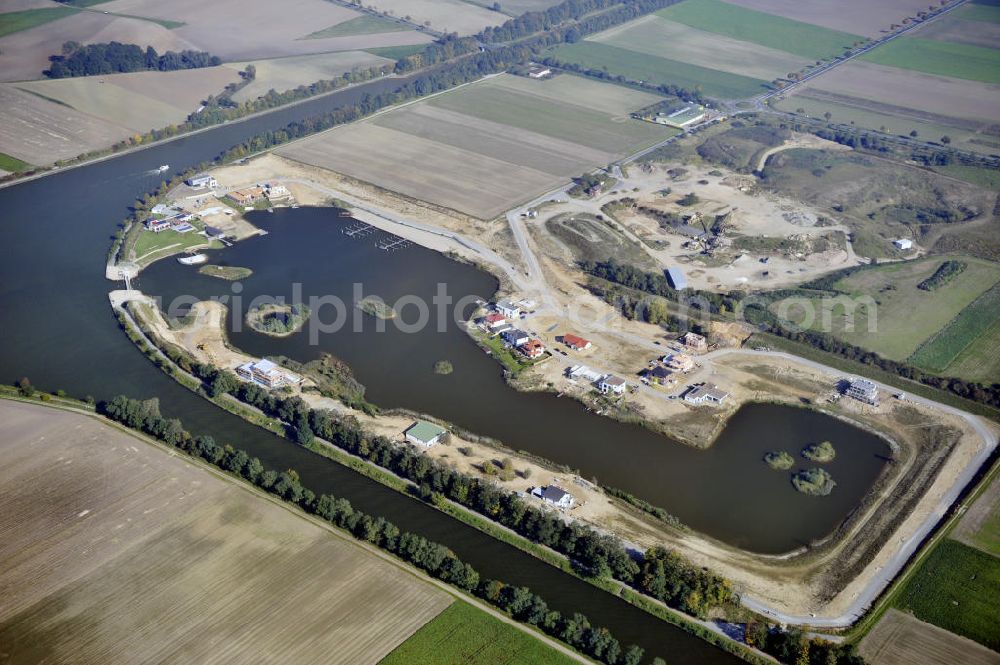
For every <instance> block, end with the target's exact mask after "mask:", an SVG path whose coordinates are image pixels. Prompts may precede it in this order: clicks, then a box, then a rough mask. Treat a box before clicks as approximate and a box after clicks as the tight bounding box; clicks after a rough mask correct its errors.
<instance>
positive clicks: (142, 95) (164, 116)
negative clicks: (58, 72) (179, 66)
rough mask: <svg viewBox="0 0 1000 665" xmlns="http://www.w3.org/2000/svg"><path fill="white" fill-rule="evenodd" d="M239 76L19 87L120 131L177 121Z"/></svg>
mask: <svg viewBox="0 0 1000 665" xmlns="http://www.w3.org/2000/svg"><path fill="white" fill-rule="evenodd" d="M239 80H240V77H239V75H238V74H237V73H236V71H235V70H234V69H231V68H229V67H225V66H222V67H205V68H203V69H185V70H180V71H175V72H157V71H149V72H132V73H129V74H110V75H107V76H86V77H79V78H66V79H55V80H50V81H31V82H28V83H19V84H17V87H18V88H20V89H21V90H26V91H28V92H32V93H35V94H36V95H38V96H41V97H45V98H47V99H50V100H54V101H56V102H59V103H61V104H65V105H66V106H69V107H71V108H73V109H76V110H77V111H81V112H83V113H86V114H87V115H90V116H93V117H96V118H100V119H102V120H105V121H107V122H109V123H111V124H113V125H116V126H118V127H120V128H121V134H122V136H127V135H129V134H130V133H136V132H147V131H149V130H150V129H158V128H160V127H166V126H167V125H170V124H175V123H180V122H183V121H184V119H185V118H187V116H188V115H189V114H190V113H192V112H193V111H194V110H195V109H197V108H198V106H200V105H201V103H202V101H203V100H204V99H205V98H207V97H208V96H209V95H218V94H219V93H220V92H222V90H223V88H225V87H226V86H227V85H228V84H230V83H235V82H237V81H239Z"/></svg>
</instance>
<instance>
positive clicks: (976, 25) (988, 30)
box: [918, 6, 1000, 48]
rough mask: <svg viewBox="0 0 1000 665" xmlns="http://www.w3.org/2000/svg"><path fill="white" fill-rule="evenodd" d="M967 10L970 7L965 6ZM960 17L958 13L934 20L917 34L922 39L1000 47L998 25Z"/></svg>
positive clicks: (960, 13)
mask: <svg viewBox="0 0 1000 665" xmlns="http://www.w3.org/2000/svg"><path fill="white" fill-rule="evenodd" d="M968 8H970V7H968V6H966V9H968ZM995 9H998V10H1000V8H995ZM961 16H963V13H962V12H961V11H958V12H954V13H953V14H949V15H948V16H944V17H942V18H939V19H935V20H934V21H932V22H931V23H929V24H927V25H926V26H925V27H923V28H921V29H920V31H919V33H918V34H919V35H920V37H922V38H923V39H937V40H940V41H943V42H954V43H957V44H971V45H973V46H979V47H982V48H996V47H997V46H998V45H1000V23H991V22H989V21H976V20H970V19H965V18H961Z"/></svg>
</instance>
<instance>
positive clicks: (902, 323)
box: [792, 257, 1000, 360]
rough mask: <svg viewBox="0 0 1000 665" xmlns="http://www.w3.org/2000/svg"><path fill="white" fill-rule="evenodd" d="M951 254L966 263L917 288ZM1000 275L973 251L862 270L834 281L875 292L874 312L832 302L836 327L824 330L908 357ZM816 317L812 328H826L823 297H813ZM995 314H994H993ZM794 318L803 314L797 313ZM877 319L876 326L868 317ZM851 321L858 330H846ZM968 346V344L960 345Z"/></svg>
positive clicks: (999, 268)
mask: <svg viewBox="0 0 1000 665" xmlns="http://www.w3.org/2000/svg"><path fill="white" fill-rule="evenodd" d="M947 258H960V259H961V260H962V261H965V262H966V263H968V268H966V269H965V271H964V272H962V273H961V274H959V275H957V276H956V277H955V278H954V279H952V280H951V281H950V282H948V283H947V284H946V285H944V286H942V287H941V288H939V289H937V290H934V291H923V290H921V289H918V288H917V284H919V283H920V282H921V281H923V280H924V279H926V278H928V277H930V276H931V275H933V274H934V271H935V270H937V268H938V266H939V265H940V264H941V262H942V261H944V260H946V259H947ZM997 280H1000V265H997V264H995V263H991V262H988V261H980V260H976V259H971V258H969V257H932V258H926V259H920V260H917V261H903V262H898V263H891V264H885V265H879V266H877V267H874V268H868V269H864V270H860V271H858V272H856V273H854V274H852V275H849V276H847V277H845V278H843V279H841V280H839V281H838V282H837V283H836V284H834V288H835V289H837V290H838V291H843V292H845V293H847V294H848V297H850V298H859V297H864V296H870V297H871V298H874V300H875V302H876V307H875V308H874V311H875V315H874V316H873V315H872V313H870V312H869V310H868V308H867V307H866V306H864V305H858V306H857V307H856V308H855V310H854V312H853V316H852V315H851V313H850V312H848V311H847V310H846V309H845V308H844V307H843V306H840V305H834V306H832V307H830V308H829V309H830V312H831V322H832V324H833V325H832V330H827V331H826V332H830V333H832V334H833V335H834V336H836V337H838V338H840V339H843V340H844V341H846V342H849V343H851V344H856V345H857V346H860V347H863V348H865V349H869V350H871V351H875V352H876V353H878V354H879V355H882V356H884V357H886V358H890V359H892V360H905V359H906V358H908V357H909V356H910V355H911V354H913V353H914V352H915V351H916V350H917V348H918V347H920V345H921V344H922V343H924V342H925V340H927V339H929V338H930V337H931V336H933V335H935V334H936V333H938V331H939V330H941V329H942V328H944V327H945V326H948V325H949V322H951V321H952V319H955V318H956V317H957V316H958V315H959V312H962V311H963V309H964V308H965V307H966V306H967V305H969V304H970V303H972V302H973V301H974V300H976V298H978V297H979V296H980V295H982V294H983V293H984V292H985V291H987V290H988V289H990V287H992V286H993V285H994V284H996V283H997ZM813 302H814V303H815V305H816V308H815V309H816V319H815V320H814V321H813V323H812V325H810V328H811V329H813V330H823V329H824V326H823V323H822V314H821V312H822V311H823V305H822V301H820V300H814V301H813ZM994 316H995V314H994ZM792 318H793V320H799V319H797V317H795V316H794V315H793V316H792ZM871 319H874V321H873V323H874V324H875V325H874V330H872V331H869V321H870V320H871ZM851 321H853V323H854V330H853V331H849V330H847V329H846V328H847V326H848V324H849V323H850V322H851ZM961 348H964V345H963V346H962V347H960V348H959V351H960V350H961Z"/></svg>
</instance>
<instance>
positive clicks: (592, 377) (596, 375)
mask: <svg viewBox="0 0 1000 665" xmlns="http://www.w3.org/2000/svg"><path fill="white" fill-rule="evenodd" d="M566 376H568V377H569V378H571V379H583V380H584V381H589V382H591V383H596V382H598V381H600V380H601V377H602V376H603V374H601V373H600V372H597V371H595V370H592V369H590V368H589V367H587V366H586V365H573V366H572V367H570V368H569V369H567V370H566Z"/></svg>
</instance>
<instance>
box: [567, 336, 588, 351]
mask: <svg viewBox="0 0 1000 665" xmlns="http://www.w3.org/2000/svg"><path fill="white" fill-rule="evenodd" d="M562 339H563V344H565V345H566V346H568V347H569V348H571V349H573V350H574V351H583V350H585V349H589V348H590V347H591V343H590V341H589V340H586V339H584V338H582V337H577V336H576V335H574V334H572V333H566V334H565V335H563V338H562Z"/></svg>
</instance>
